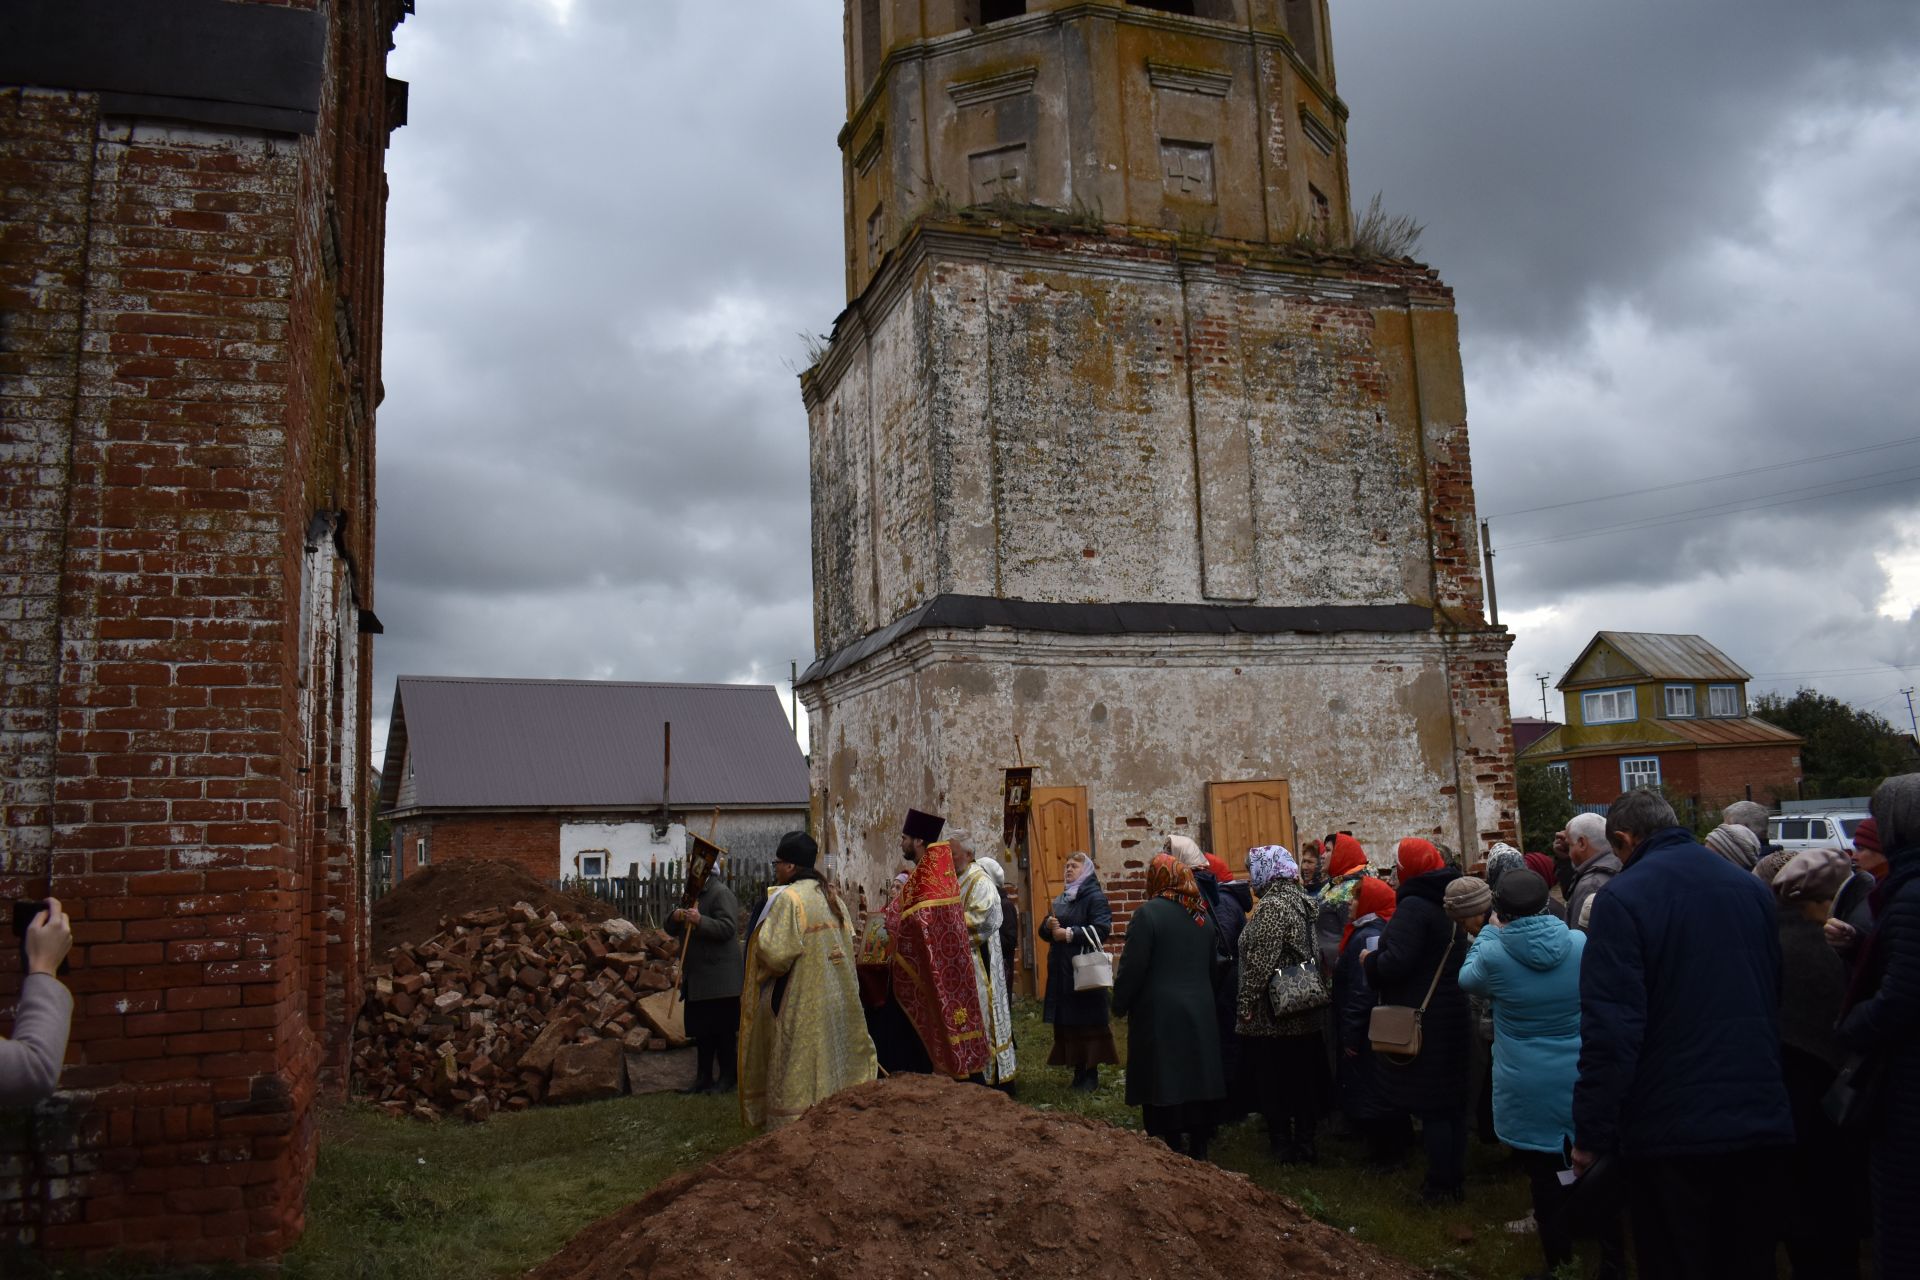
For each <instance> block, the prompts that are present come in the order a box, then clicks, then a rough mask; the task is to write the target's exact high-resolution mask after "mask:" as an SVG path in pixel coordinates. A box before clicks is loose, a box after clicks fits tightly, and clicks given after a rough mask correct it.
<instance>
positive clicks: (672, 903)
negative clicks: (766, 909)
mask: <svg viewBox="0 0 1920 1280" xmlns="http://www.w3.org/2000/svg"><path fill="white" fill-rule="evenodd" d="M716 874H718V875H719V877H720V878H721V879H722V880H723V881H725V882H726V885H727V887H728V888H729V889H732V890H733V896H734V897H736V898H738V899H739V900H740V905H741V907H743V908H744V909H746V910H749V911H750V910H752V909H753V906H754V904H755V903H757V902H758V901H760V899H761V897H762V896H763V895H764V894H765V893H766V891H767V886H768V885H770V884H772V883H773V859H772V858H734V857H731V856H729V857H728V858H726V859H725V860H724V861H722V862H721V864H720V869H719V871H718V872H717V873H716ZM553 884H554V887H555V888H559V889H568V890H574V891H577V892H581V893H590V894H592V895H593V896H594V897H596V898H598V899H600V900H601V901H602V902H606V903H610V904H612V906H613V908H614V910H615V911H617V912H618V913H619V914H620V915H621V916H622V917H623V918H625V919H628V920H631V921H633V922H634V923H635V924H637V925H640V926H641V927H642V928H658V927H661V926H664V925H665V924H666V921H667V917H668V916H669V915H671V914H672V913H673V910H674V908H675V907H678V906H679V905H680V896H681V894H683V893H685V892H686V887H687V864H686V862H685V861H684V860H682V859H679V858H674V859H671V860H669V861H666V862H661V863H658V864H656V865H655V866H654V867H653V868H652V870H651V871H648V872H646V873H642V872H641V871H640V869H639V868H638V867H636V868H634V869H633V870H632V871H631V872H630V873H628V874H627V875H624V876H610V877H606V878H603V879H581V878H577V877H568V878H567V879H564V880H556V881H554V882H553Z"/></svg>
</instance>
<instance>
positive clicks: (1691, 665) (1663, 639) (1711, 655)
mask: <svg viewBox="0 0 1920 1280" xmlns="http://www.w3.org/2000/svg"><path fill="white" fill-rule="evenodd" d="M1594 638H1595V639H1597V640H1604V641H1606V642H1607V643H1608V644H1610V645H1612V646H1613V648H1614V650H1615V652H1617V653H1619V654H1620V656H1621V657H1623V658H1625V659H1626V660H1627V661H1629V662H1631V663H1632V664H1633V665H1634V666H1636V667H1639V668H1640V669H1641V670H1642V671H1644V672H1646V674H1647V676H1648V678H1649V679H1653V680H1751V679H1752V678H1753V677H1752V676H1750V675H1748V674H1747V672H1746V671H1745V670H1743V669H1742V668H1741V666H1740V664H1739V663H1737V662H1735V661H1734V660H1733V659H1732V658H1729V657H1728V656H1727V655H1726V654H1724V653H1722V652H1720V650H1718V649H1716V648H1714V647H1713V646H1712V645H1711V644H1708V643H1707V641H1706V639H1705V638H1704V637H1702V636H1676V635H1663V634H1661V633H1660V632H1657V631H1602V632H1601V633H1600V634H1599V635H1598V636H1596V637H1594Z"/></svg>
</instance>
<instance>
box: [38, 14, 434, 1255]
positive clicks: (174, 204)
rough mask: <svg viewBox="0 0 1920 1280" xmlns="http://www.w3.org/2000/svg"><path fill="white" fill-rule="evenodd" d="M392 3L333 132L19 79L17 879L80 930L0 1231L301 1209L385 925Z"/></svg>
mask: <svg viewBox="0 0 1920 1280" xmlns="http://www.w3.org/2000/svg"><path fill="white" fill-rule="evenodd" d="M298 7H303V8H311V7H313V5H312V0H300V3H299V5H298ZM399 17H400V5H399V3H398V0H355V2H353V3H341V4H338V5H336V6H334V9H333V12H332V14H331V15H330V19H329V22H330V28H329V36H330V43H329V52H328V59H329V75H328V77H327V81H326V92H325V96H324V98H323V101H322V103H321V120H320V127H319V129H318V130H317V132H316V133H315V134H314V135H313V136H310V137H304V138H293V137H283V136H273V135H266V134H260V133H254V132H250V131H245V130H233V129H222V128H210V127H207V126H202V125H189V124H181V123H172V122H162V121H152V120H134V119H127V118H115V117H106V118H102V117H101V116H100V115H99V112H98V108H97V101H96V100H95V99H94V98H93V97H92V96H90V95H87V94H82V93H67V92H54V91H43V90H20V89H0V176H4V179H5V181H4V183H0V191H4V193H5V195H4V196H3V197H0V200H3V201H4V203H0V218H3V219H4V227H3V228H0V248H4V250H5V252H4V253H0V306H4V309H5V319H4V330H0V360H3V361H4V364H0V375H4V384H3V385H0V444H4V452H0V488H4V490H5V493H6V497H7V503H6V513H7V514H6V516H5V521H6V523H5V524H4V525H3V526H0V529H4V540H3V541H0V665H3V666H4V676H5V687H6V694H5V702H4V705H0V770H4V772H3V773H0V786H3V787H4V788H5V790H4V793H3V795H4V800H5V803H6V823H5V828H4V832H5V846H4V856H3V857H0V892H4V893H6V894H7V895H8V896H25V895H33V896H38V895H40V894H42V893H45V892H47V891H48V890H49V889H51V891H52V892H53V893H54V894H56V895H57V896H59V897H60V898H61V899H62V900H63V901H64V902H65V903H66V904H67V907H68V909H69V911H70V912H71V913H72V915H73V917H74V931H75V937H76V943H77V945H76V948H75V954H74V969H73V973H72V976H71V977H70V979H69V985H70V986H71V988H72V989H73V991H74V993H75V997H76V1002H77V1007H76V1016H75V1022H74V1027H73V1037H72V1045H71V1048H70V1051H69V1058H68V1067H67V1070H66V1073H65V1076H64V1078H63V1081H62V1085H63V1091H62V1093H61V1095H60V1096H59V1098H58V1099H57V1100H56V1102H55V1103H54V1104H51V1105H49V1106H48V1107H44V1108H42V1109H41V1110H40V1112H39V1113H38V1114H37V1115H36V1116H34V1117H32V1118H31V1119H26V1118H22V1119H20V1120H18V1121H17V1122H10V1123H9V1124H8V1126H7V1127H6V1128H5V1129H4V1130H0V1244H4V1243H7V1242H12V1243H16V1244H27V1245H38V1246H39V1247H41V1248H43V1249H45V1250H46V1251H49V1252H62V1253H64V1252H79V1253H87V1254H98V1253H102V1252H105V1251H109V1250H118V1251H123V1252H126V1253H130V1254H135V1255H153V1256H165V1257H168V1258H171V1259H173V1260H176V1261H183V1262H191V1261H202V1260H214V1259H233V1260H239V1259H245V1258H250V1257H251V1258H259V1257H266V1256H271V1255H274V1254H277V1253H278V1252H280V1251H281V1250H283V1249H284V1248H285V1247H286V1246H287V1245H288V1244H290V1243H291V1242H292V1241H293V1239H294V1238H296V1237H297V1235H298V1234H299V1231H300V1228H301V1225H302V1217H303V1212H304V1208H303V1204H304V1193H305V1186H306V1181H307V1178H308V1177H309V1175H310V1173H311V1170H312V1166H313V1158H314V1147H313V1129H312V1123H311V1115H310V1103H311V1101H312V1099H313V1098H314V1096H315V1093H316V1091H317V1090H318V1089H320V1088H322V1087H325V1086H326V1085H328V1084H332V1085H338V1084H339V1083H340V1081H341V1074H342V1072H341V1068H342V1066H343V1064H344V1062H345V1058H346V1048H347V1039H346V1037H347V1033H348V1026H349V1021H350V1014H351V1012H352V1011H351V1009H349V1008H348V1001H349V994H348V993H351V992H353V991H355V990H357V989H358V986H359V976H358V965H359V963H360V962H361V960H362V959H363V955H364V946H365V942H364V902H365V898H364V893H365V886H364V883H363V878H362V875H361V867H362V866H363V861H364V839H365V837H364V826H365V821H364V820H365V814H366V807H365V806H366V803H367V801H368V799H369V798H368V797H366V796H365V795H364V794H362V793H363V792H364V790H365V787H364V778H365V775H366V768H367V761H366V724H367V721H368V716H369V711H370V703H369V696H368V694H369V688H368V686H369V682H368V681H367V680H365V679H364V678H362V673H363V672H364V671H365V670H366V669H367V664H368V661H369V658H370V649H369V642H368V640H367V638H366V637H364V636H362V635H361V634H360V632H359V627H358V610H359V609H361V608H371V606H372V598H371V577H372V570H373V562H372V546H373V529H372V517H373V504H372V485H373V466H372V444H373V439H372V424H373V414H374V406H375V405H376V403H377V402H378V398H379V364H378V350H379V339H380V334H379V300H380V262H379V259H380V246H381V244H382V240H383V236H384V201H385V190H384V179H383V177H382V173H381V168H382V152H383V150H384V145H385V140H386V127H387V126H386V103H387V94H386V79H385V73H384V60H385V54H386V50H387V48H388V44H389V37H390V32H391V30H392V27H393V25H394V23H395V22H397V21H398V20H399ZM316 516H318V517H320V518H319V519H318V520H316ZM310 529H313V530H315V534H314V542H313V544H312V546H311V548H310V546H309V542H308V535H309V530H310ZM56 636H57V648H56ZM14 965H15V961H14V960H13V958H12V956H11V955H10V954H9V955H7V956H6V957H4V958H0V1012H3V1011H5V1006H7V1005H9V1004H10V999H11V993H12V992H14V991H15V990H17V982H18V977H17V973H15V972H14Z"/></svg>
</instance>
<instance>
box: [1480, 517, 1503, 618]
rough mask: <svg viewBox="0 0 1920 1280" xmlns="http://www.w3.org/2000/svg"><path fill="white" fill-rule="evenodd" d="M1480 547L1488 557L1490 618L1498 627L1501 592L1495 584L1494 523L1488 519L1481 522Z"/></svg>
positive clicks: (1488, 612)
mask: <svg viewBox="0 0 1920 1280" xmlns="http://www.w3.org/2000/svg"><path fill="white" fill-rule="evenodd" d="M1480 549H1481V550H1482V551H1484V552H1485V553H1486V557H1487V615H1488V620H1489V621H1490V622H1491V623H1492V625H1494V626H1496V627H1497V626H1499V625H1500V593H1499V591H1497V590H1495V588H1494V585H1493V525H1492V524H1491V522H1489V521H1486V520H1482V521H1481V522H1480Z"/></svg>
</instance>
